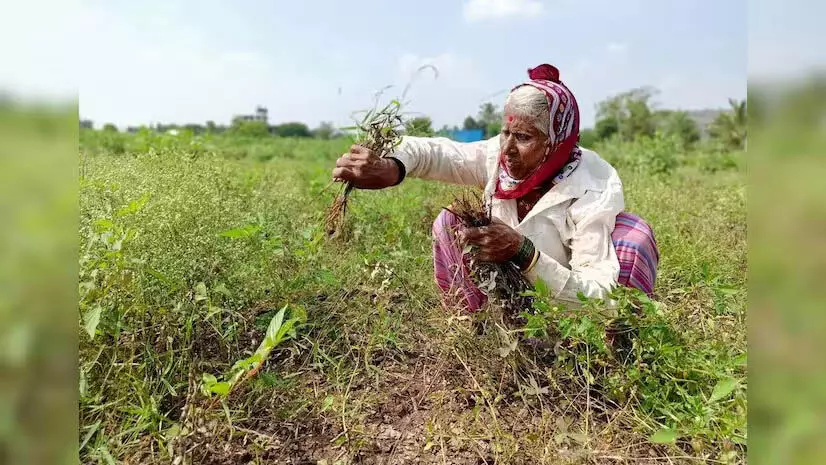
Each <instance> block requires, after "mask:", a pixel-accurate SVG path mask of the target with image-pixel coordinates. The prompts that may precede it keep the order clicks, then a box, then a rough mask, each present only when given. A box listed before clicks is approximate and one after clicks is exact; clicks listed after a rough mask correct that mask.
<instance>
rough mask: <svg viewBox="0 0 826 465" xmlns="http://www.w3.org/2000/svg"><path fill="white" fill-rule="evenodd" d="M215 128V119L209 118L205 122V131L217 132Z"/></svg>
mask: <svg viewBox="0 0 826 465" xmlns="http://www.w3.org/2000/svg"><path fill="white" fill-rule="evenodd" d="M216 129H217V126H215V121H212V120H210V121H207V122H206V132H208V133H210V134H214V133H215V132H217V131H216Z"/></svg>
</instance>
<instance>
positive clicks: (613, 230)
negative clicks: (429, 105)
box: [333, 64, 659, 311]
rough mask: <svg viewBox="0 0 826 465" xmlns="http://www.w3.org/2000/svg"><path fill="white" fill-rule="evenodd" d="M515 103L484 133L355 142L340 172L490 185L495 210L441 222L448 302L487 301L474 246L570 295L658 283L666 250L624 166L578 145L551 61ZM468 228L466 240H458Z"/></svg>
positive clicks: (532, 74) (391, 180)
mask: <svg viewBox="0 0 826 465" xmlns="http://www.w3.org/2000/svg"><path fill="white" fill-rule="evenodd" d="M528 75H529V80H528V81H526V82H524V83H522V84H520V85H518V86H517V87H515V88H514V89H513V90H512V91H511V92H510V94H509V95H508V97H507V99H506V101H505V106H504V118H503V119H504V120H503V122H502V131H501V134H499V135H498V136H496V137H494V138H492V139H489V140H486V141H480V142H472V143H459V142H454V141H450V140H448V139H445V138H423V137H405V138H404V139H403V142H402V144H401V145H400V146H399V147H398V149H397V150H396V151H395V153H394V154H393V156H392V157H386V158H379V157H377V156H375V155H374V154H372V153H370V152H369V151H367V150H366V149H364V148H363V147H359V146H354V147H353V148H352V150H351V152H350V153H348V154H345V155H343V156H342V157H341V158H339V159H338V160H337V162H336V167H335V169H334V170H333V177H334V178H335V179H338V180H344V181H349V182H350V183H352V184H353V185H354V186H355V187H356V188H361V189H382V188H386V187H390V186H395V185H398V184H399V183H401V182H402V180H403V179H405V177H416V178H421V179H428V180H436V181H442V182H448V183H453V184H461V185H468V186H477V187H479V188H482V189H484V193H485V199H486V202H488V204H489V206H490V208H491V212H492V216H493V221H492V223H491V224H490V225H489V226H484V227H480V228H464V227H462V225H461V223H460V222H459V220H458V219H457V218H456V217H455V216H454V215H453V214H452V213H450V212H449V211H447V210H443V211H442V212H441V213H440V214H439V216H438V217H437V218H436V220H435V222H434V223H433V238H434V242H433V263H434V271H435V278H436V282H437V284H438V286H439V288H440V289H441V290H442V293H443V298H444V299H445V303H447V304H451V305H455V304H459V305H462V306H464V307H465V308H466V309H467V310H470V311H475V310H477V309H479V308H480V307H481V306H482V305H483V304H484V303H485V301H486V296H485V294H484V293H483V292H482V291H481V290H480V289H479V288H478V287H477V286H476V285H475V284H474V283H473V281H472V280H471V279H470V276H469V271H468V267H467V261H466V257H465V256H463V252H462V251H463V250H464V246H466V245H471V246H473V248H474V249H475V252H474V253H475V258H476V259H477V260H482V261H491V262H504V261H511V262H513V263H514V264H516V265H517V266H518V267H519V269H520V270H521V271H522V272H523V273H524V274H525V276H526V277H528V278H529V280H530V281H531V282H536V280H537V279H542V280H543V281H544V282H545V283H546V284H547V285H548V288H549V289H550V290H551V292H552V294H553V297H554V298H556V299H558V300H563V301H570V302H578V297H577V296H578V294H579V293H582V294H584V295H585V296H587V297H595V298H604V297H605V296H606V294H607V293H608V292H610V291H611V290H612V289H613V288H614V287H616V286H617V285H624V286H630V287H634V288H637V289H640V290H642V291H644V292H645V293H647V294H649V295H650V294H652V292H653V289H654V280H655V276H656V268H657V262H658V260H659V253H658V251H657V246H656V241H655V239H654V235H653V232H652V230H651V228H650V227H649V226H648V225H647V224H646V223H645V222H644V221H643V220H642V219H640V218H639V217H637V216H636V215H633V214H630V213H626V212H624V211H623V210H624V208H625V203H624V199H623V191H622V183H621V181H620V179H619V177H618V175H617V172H616V170H615V169H614V168H613V167H612V166H611V165H609V164H608V163H607V162H606V161H604V160H603V159H602V158H600V157H599V155H597V154H596V153H595V152H593V151H591V150H588V149H585V148H583V147H579V146H578V141H579V109H578V106H577V102H576V99H575V98H574V96H573V94H572V93H571V91H570V90H569V89H568V88H567V87H566V86H565V85H564V84H563V83H562V82H561V81H560V80H559V71H558V70H557V69H556V68H555V67H553V66H551V65H547V64H544V65H541V66H539V67H537V68H534V69H530V70H528ZM456 239H458V240H456Z"/></svg>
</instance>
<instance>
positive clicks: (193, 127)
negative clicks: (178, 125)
mask: <svg viewBox="0 0 826 465" xmlns="http://www.w3.org/2000/svg"><path fill="white" fill-rule="evenodd" d="M184 129H186V130H187V131H191V132H192V133H193V134H203V132H204V131H206V128H205V127H204V126H201V125H200V124H194V123H190V124H185V125H184Z"/></svg>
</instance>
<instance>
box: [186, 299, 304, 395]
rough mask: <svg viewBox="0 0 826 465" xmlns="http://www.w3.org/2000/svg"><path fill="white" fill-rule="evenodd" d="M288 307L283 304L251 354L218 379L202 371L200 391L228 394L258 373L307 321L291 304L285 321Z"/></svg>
mask: <svg viewBox="0 0 826 465" xmlns="http://www.w3.org/2000/svg"><path fill="white" fill-rule="evenodd" d="M287 308H288V306H287V305H285V306H284V307H282V308H281V310H279V311H278V313H276V314H275V316H273V318H272V320H270V324H269V326H268V327H267V332H266V333H265V334H264V339H263V340H262V341H261V343H260V344H259V345H258V348H257V349H256V350H255V352H254V353H253V354H252V355H251V356H249V357H247V358H245V359H243V360H238V361H237V362H235V364H234V365H233V366H232V368H230V370H229V372H228V373H227V374H226V375H224V376H223V377H222V378H221V379H220V380H219V379H218V378H216V377H215V376H214V375H212V374H208V373H205V374H204V375H203V377H202V380H201V392H202V393H203V394H204V395H206V396H209V397H211V396H212V395H213V394H214V395H217V396H218V397H219V398H225V397H227V396H228V395H229V394H230V393H231V392H232V391H233V390H234V389H236V388H237V387H238V386H239V385H241V384H242V383H244V382H245V381H246V380H248V379H250V378H252V377H253V376H255V375H256V374H257V373H258V371H259V370H260V369H261V367H262V366H263V365H264V362H265V361H266V360H267V358H268V357H269V355H270V352H272V350H273V349H275V348H276V347H278V346H279V345H280V344H282V343H283V342H285V341H287V340H289V339H294V338H295V337H296V330H297V329H298V326H299V325H300V324H302V323H304V322H305V321H306V319H307V316H306V313H305V312H304V310H303V309H302V308H301V307H293V308H292V309H291V311H290V318H288V319H287V320H286V321H285V320H284V317H285V314H286V312H287Z"/></svg>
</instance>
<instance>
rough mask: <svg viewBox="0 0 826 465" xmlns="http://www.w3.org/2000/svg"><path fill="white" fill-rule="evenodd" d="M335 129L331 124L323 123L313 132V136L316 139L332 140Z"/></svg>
mask: <svg viewBox="0 0 826 465" xmlns="http://www.w3.org/2000/svg"><path fill="white" fill-rule="evenodd" d="M335 132H336V129H335V127H334V126H333V123H330V122H327V121H324V122H322V123H321V124H320V125H319V126H318V127H317V128H316V129H315V130H314V131H313V136H314V137H316V138H318V139H325V140H327V139H332V138H333V136H334V135H335Z"/></svg>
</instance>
